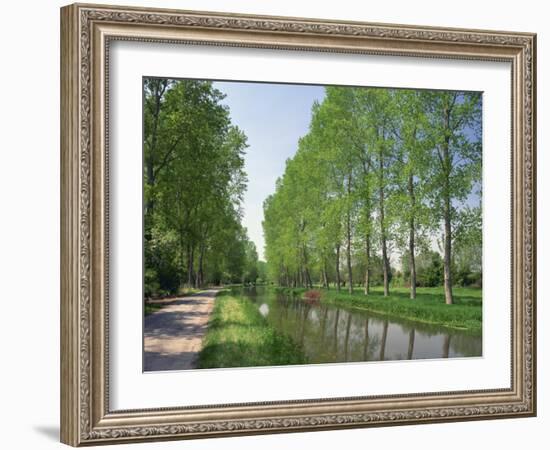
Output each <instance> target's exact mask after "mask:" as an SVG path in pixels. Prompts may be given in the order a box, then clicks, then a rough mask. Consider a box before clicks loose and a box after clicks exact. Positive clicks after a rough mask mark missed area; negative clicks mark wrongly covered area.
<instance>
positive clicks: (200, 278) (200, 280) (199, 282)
mask: <svg viewBox="0 0 550 450" xmlns="http://www.w3.org/2000/svg"><path fill="white" fill-rule="evenodd" d="M204 252H205V245H204V244H202V245H201V246H200V254H199V272H198V274H197V285H198V286H197V287H202V286H204Z"/></svg>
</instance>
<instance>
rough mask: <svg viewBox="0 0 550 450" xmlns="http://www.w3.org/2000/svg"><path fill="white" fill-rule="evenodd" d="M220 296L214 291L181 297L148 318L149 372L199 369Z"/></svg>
mask: <svg viewBox="0 0 550 450" xmlns="http://www.w3.org/2000/svg"><path fill="white" fill-rule="evenodd" d="M217 293H218V291H217V290H215V289H210V290H206V291H202V292H200V293H198V294H194V295H188V296H185V297H179V298H176V299H173V300H171V301H167V302H166V306H163V307H162V308H161V309H159V310H158V311H155V312H153V313H151V314H149V315H147V316H145V320H144V327H143V331H144V332H143V334H144V370H145V371H154V370H182V369H195V368H197V357H198V354H199V352H200V350H201V349H202V340H203V337H204V335H205V333H206V328H207V325H208V320H209V318H210V315H211V313H212V310H213V309H214V301H215V300H214V299H215V297H216V294H217Z"/></svg>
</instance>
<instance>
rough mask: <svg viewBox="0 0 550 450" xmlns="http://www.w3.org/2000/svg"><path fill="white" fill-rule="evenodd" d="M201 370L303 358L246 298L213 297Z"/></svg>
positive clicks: (285, 361)
mask: <svg viewBox="0 0 550 450" xmlns="http://www.w3.org/2000/svg"><path fill="white" fill-rule="evenodd" d="M203 343H204V346H203V349H202V351H201V352H200V354H199V367H200V368H212V367H215V368H220V367H250V366H278V365H288V364H303V363H305V362H306V359H305V355H304V354H303V352H302V350H301V349H300V347H299V346H298V345H296V344H295V343H294V342H293V341H292V339H291V338H289V337H287V336H285V335H282V334H281V333H279V332H278V331H276V330H275V329H274V328H273V327H271V326H270V325H269V324H268V322H267V320H266V319H265V318H264V317H262V315H261V314H260V312H259V311H258V309H257V307H256V306H255V305H254V304H253V303H251V302H250V301H249V300H248V299H246V298H240V297H235V296H233V295H228V294H222V295H218V296H217V297H216V304H215V307H214V311H213V313H212V317H211V319H210V321H209V323H208V332H207V333H206V336H205V338H204V341H203Z"/></svg>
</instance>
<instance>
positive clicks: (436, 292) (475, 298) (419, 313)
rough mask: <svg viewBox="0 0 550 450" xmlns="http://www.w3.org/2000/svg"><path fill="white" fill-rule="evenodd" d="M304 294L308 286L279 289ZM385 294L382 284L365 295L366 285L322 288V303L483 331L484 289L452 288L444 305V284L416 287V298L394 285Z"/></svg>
mask: <svg viewBox="0 0 550 450" xmlns="http://www.w3.org/2000/svg"><path fill="white" fill-rule="evenodd" d="M276 289H278V290H280V291H283V292H287V293H289V292H290V293H293V294H295V295H297V296H301V295H302V294H303V293H304V292H305V291H306V289H296V288H293V289H290V288H276ZM390 294H391V295H390V296H388V297H384V295H383V289H382V287H374V288H371V291H370V294H369V295H368V296H365V294H364V292H363V288H355V289H354V291H353V294H350V293H349V292H347V290H345V289H342V290H341V291H340V292H339V293H338V292H337V291H336V290H335V289H331V290H328V291H327V290H326V289H323V290H322V296H321V302H323V303H329V304H334V305H339V306H349V307H353V308H358V309H364V310H368V311H371V312H374V313H377V314H383V315H390V316H393V317H396V318H401V319H406V320H413V321H416V322H423V323H429V324H435V325H441V326H445V327H449V328H455V329H461V330H467V331H470V332H472V333H475V334H477V333H481V319H482V299H481V294H482V291H481V289H477V288H453V297H454V304H452V305H447V304H445V296H444V293H443V288H442V287H436V288H417V291H416V295H417V298H416V299H415V300H411V299H410V298H409V289H408V288H395V287H394V288H391V289H390Z"/></svg>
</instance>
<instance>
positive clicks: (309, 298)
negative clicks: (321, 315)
mask: <svg viewBox="0 0 550 450" xmlns="http://www.w3.org/2000/svg"><path fill="white" fill-rule="evenodd" d="M303 298H304V300H306V302H308V303H318V302H319V301H320V300H321V291H317V290H310V291H306V292H304V296H303Z"/></svg>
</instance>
